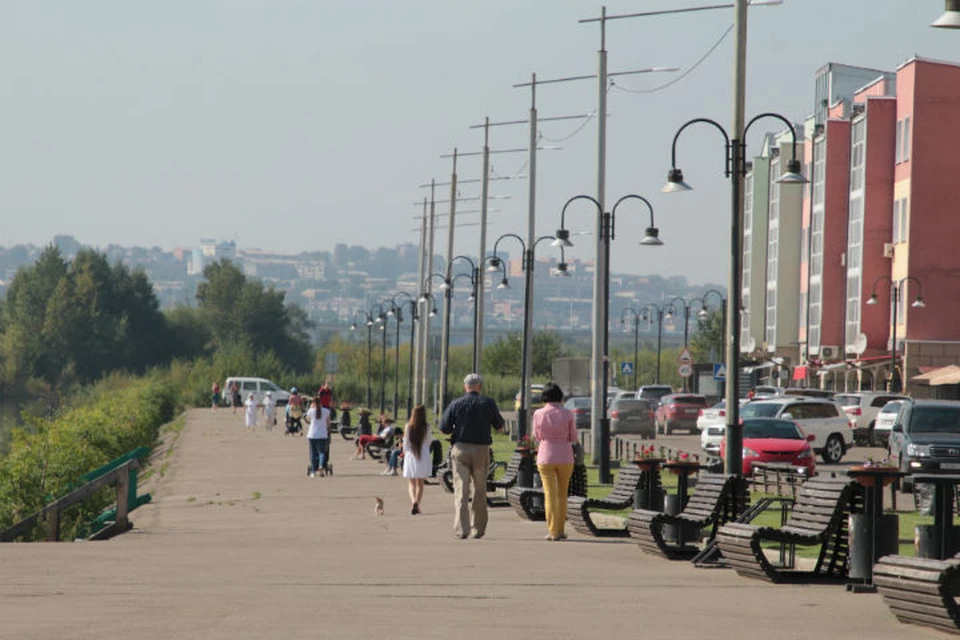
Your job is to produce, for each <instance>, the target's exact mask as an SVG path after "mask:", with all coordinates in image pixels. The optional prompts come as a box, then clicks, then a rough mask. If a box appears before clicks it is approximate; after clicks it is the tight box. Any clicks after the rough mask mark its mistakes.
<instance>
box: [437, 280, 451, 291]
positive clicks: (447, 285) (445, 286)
mask: <svg viewBox="0 0 960 640" xmlns="http://www.w3.org/2000/svg"><path fill="white" fill-rule="evenodd" d="M449 288H450V281H449V280H447V279H446V278H444V279H443V282H442V283H441V284H440V287H439V289H440V290H441V291H446V290H447V289H449Z"/></svg>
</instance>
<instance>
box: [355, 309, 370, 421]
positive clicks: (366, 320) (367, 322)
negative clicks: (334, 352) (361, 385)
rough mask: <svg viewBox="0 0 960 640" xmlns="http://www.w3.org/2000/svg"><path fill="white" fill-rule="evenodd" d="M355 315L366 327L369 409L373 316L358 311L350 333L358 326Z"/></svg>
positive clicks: (368, 401)
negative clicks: (361, 317)
mask: <svg viewBox="0 0 960 640" xmlns="http://www.w3.org/2000/svg"><path fill="white" fill-rule="evenodd" d="M357 315H361V316H363V320H362V322H363V324H364V325H366V327H367V407H368V408H369V407H370V405H371V396H370V376H371V373H372V371H371V368H372V364H373V325H374V317H373V315H372V314H371V313H370V312H369V311H361V310H359V309H358V310H357V312H356V313H354V316H353V317H354V322H353V323H351V324H350V330H351V331H356V330H357V326H358V325H357V322H356V317H357Z"/></svg>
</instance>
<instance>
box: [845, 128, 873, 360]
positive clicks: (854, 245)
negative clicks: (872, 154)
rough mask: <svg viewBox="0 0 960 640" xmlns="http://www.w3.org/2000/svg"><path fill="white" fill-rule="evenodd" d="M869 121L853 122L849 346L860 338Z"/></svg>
mask: <svg viewBox="0 0 960 640" xmlns="http://www.w3.org/2000/svg"><path fill="white" fill-rule="evenodd" d="M866 126H867V121H866V118H863V117H860V118H858V119H856V120H855V121H854V122H853V125H852V131H851V150H850V151H851V153H850V205H849V207H850V208H849V210H848V212H847V219H848V226H847V310H846V318H845V320H844V326H845V331H844V341H845V343H846V345H847V346H848V347H850V346H851V345H854V344H856V342H857V338H859V337H860V304H861V300H862V291H861V290H860V288H861V287H860V285H861V278H862V274H863V271H862V269H863V267H862V264H863V198H864V189H863V171H864V158H865V157H866V136H865V135H864V134H865V131H866Z"/></svg>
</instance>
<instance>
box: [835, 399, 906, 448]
mask: <svg viewBox="0 0 960 640" xmlns="http://www.w3.org/2000/svg"><path fill="white" fill-rule="evenodd" d="M905 397H906V396H904V395H902V394H899V393H888V392H886V391H857V392H855V393H838V394H837V395H835V396H834V397H833V400H834V402H836V403H838V404H839V405H840V406H841V407H843V410H844V411H846V412H847V415H848V416H850V420H851V422H852V423H853V436H854V437H855V438H856V439H857V444H864V445H871V446H873V445H876V444H877V443H874V442H871V441H872V440H873V439H874V438H873V430H874V428H875V424H874V423H875V421H876V419H877V414H879V413H880V409H881V408H882V407H883V406H884V405H886V404H887V403H888V402H891V401H893V400H903V399H904V398H905ZM885 435H887V436H889V435H890V432H889V431H887V433H886V434H885Z"/></svg>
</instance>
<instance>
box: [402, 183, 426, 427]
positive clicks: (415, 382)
mask: <svg viewBox="0 0 960 640" xmlns="http://www.w3.org/2000/svg"><path fill="white" fill-rule="evenodd" d="M427 211H428V208H427V198H426V197H424V198H423V214H422V215H421V217H420V264H419V265H418V269H417V288H416V290H415V291H414V292H413V303H412V304H411V306H410V315H412V316H413V318H411V320H410V322H411V323H412V325H413V327H416V324H417V323H416V319H417V318H418V317H420V318H426V317H427V314H425V313H419V314H418V313H417V307H418V306H419V305H420V304H421V303H420V294H421V289H422V288H423V279H424V275H423V274H424V269H425V268H426V264H427V256H426V253H427ZM414 331H415V333H414ZM414 340H416V346H414ZM422 349H423V328H420V329H419V330H416V329H415V328H411V333H410V385H409V386H410V389H409V390H408V391H407V397H408V398H410V401H409V402H408V403H407V404H412V403H413V402H419V400H420V393H419V387H420V361H421V357H420V354H421V353H422ZM411 410H412V407H407V413H409V412H410V411H411Z"/></svg>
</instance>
